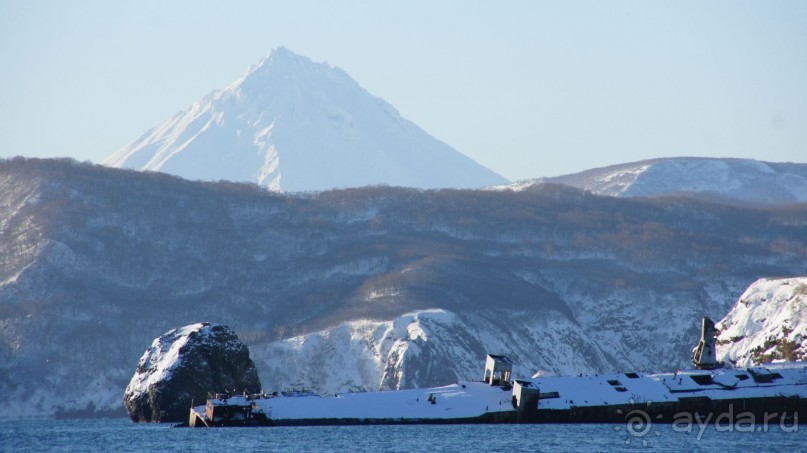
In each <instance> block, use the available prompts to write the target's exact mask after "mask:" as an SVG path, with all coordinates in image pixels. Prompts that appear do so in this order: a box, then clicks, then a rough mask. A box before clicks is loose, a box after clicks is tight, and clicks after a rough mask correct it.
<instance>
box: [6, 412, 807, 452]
mask: <svg viewBox="0 0 807 453" xmlns="http://www.w3.org/2000/svg"><path fill="white" fill-rule="evenodd" d="M805 448H807V426H785V427H782V426H779V425H771V426H768V427H764V428H763V427H756V429H755V431H754V432H738V431H737V430H736V429H733V427H730V426H719V427H715V426H714V425H712V426H710V427H708V428H705V429H703V430H701V429H700V428H699V427H698V426H693V427H692V429H691V430H690V431H689V432H686V431H685V430H682V428H681V427H678V428H677V429H674V428H673V426H672V425H654V426H642V427H638V428H636V427H633V428H631V427H627V426H620V425H548V424H547V425H446V426H439V425H409V426H326V427H280V428H218V429H190V428H173V427H171V425H166V424H133V423H131V422H130V421H129V420H127V419H94V420H2V421H0V450H2V451H13V452H18V451H82V452H83V451H176V450H188V451H202V450H205V451H208V452H214V451H237V452H251V451H284V452H285V451H290V452H310V451H337V452H341V451H351V452H352V451H372V452H383V451H406V452H408V451H439V452H444V451H446V452H473V451H497V452H498V451H501V452H510V451H586V452H590V451H642V450H648V451H704V452H706V451H708V452H715V451H754V452H761V451H774V452H785V453H791V452H798V451H804V450H805Z"/></svg>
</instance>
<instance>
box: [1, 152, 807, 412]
mask: <svg viewBox="0 0 807 453" xmlns="http://www.w3.org/2000/svg"><path fill="white" fill-rule="evenodd" d="M0 183H1V184H3V186H2V187H0V215H3V216H4V217H3V218H2V219H0V229H1V230H0V417H17V416H36V415H52V414H53V413H54V411H55V410H57V409H58V408H59V407H60V406H61V407H62V408H63V409H65V410H69V409H85V408H87V407H90V406H92V407H94V408H95V413H97V412H98V410H101V409H104V410H111V409H115V408H118V409H121V408H122V407H121V406H122V405H121V395H122V393H123V390H124V389H125V388H126V386H127V384H128V383H129V382H130V379H131V377H132V371H133V366H134V364H135V363H137V360H138V358H140V357H141V356H142V355H143V351H144V349H146V347H148V345H149V344H151V342H152V340H153V339H154V338H155V337H157V336H159V335H161V334H162V333H164V332H166V331H168V330H169V329H172V328H174V327H176V326H183V325H188V324H191V323H194V322H196V321H198V320H199V319H208V320H215V321H216V322H219V323H222V324H226V325H228V326H230V327H231V328H232V329H233V330H234V331H236V332H237V333H238V337H239V338H240V339H241V340H242V341H243V342H244V343H245V344H246V345H247V346H248V347H249V349H250V351H251V356H252V358H253V360H254V361H255V364H256V367H257V370H258V373H259V375H260V377H261V380H262V382H263V383H264V387H265V388H266V389H267V390H277V389H282V388H283V387H286V386H298V387H299V386H306V387H315V388H319V389H323V390H328V391H330V390H333V391H340V392H341V391H346V390H350V389H377V388H396V387H409V386H413V385H418V386H420V385H436V384H439V383H445V382H447V381H449V380H451V377H452V376H456V377H457V378H460V379H467V378H469V377H470V378H473V377H476V376H479V373H480V372H481V367H482V364H481V362H482V360H483V358H484V353H485V352H499V353H503V354H508V355H510V356H512V357H513V359H514V360H515V361H516V363H517V364H518V365H519V371H518V373H519V374H520V375H523V376H527V375H530V374H532V373H534V372H537V371H543V372H545V373H556V374H567V373H573V374H576V373H581V372H597V371H620V370H623V371H624V370H628V369H630V370H669V369H675V368H676V367H680V366H686V364H687V362H688V360H689V358H690V357H691V355H690V353H689V351H690V350H691V349H692V347H693V346H694V345H695V343H696V342H697V340H698V320H699V319H700V318H701V317H702V316H710V317H713V318H714V319H719V318H720V317H721V316H723V314H725V313H727V312H728V311H729V309H730V308H731V306H732V305H733V304H734V302H735V301H736V300H737V298H738V297H739V295H740V294H741V293H742V292H743V291H744V290H745V289H746V288H747V286H748V284H749V282H750V281H753V280H754V279H755V278H758V277H757V276H759V275H784V274H785V273H790V272H797V273H802V274H805V275H807V261H806V260H804V250H805V247H807V244H806V243H805V241H807V209H805V208H804V207H799V206H782V207H766V208H764V209H763V208H754V207H734V206H730V205H717V204H710V203H704V202H696V201H691V200H686V199H676V200H654V199H638V198H632V199H622V198H613V197H597V196H593V195H591V194H585V193H583V192H582V191H580V190H576V189H573V188H568V187H561V186H549V185H546V186H541V187H536V188H534V189H533V190H529V191H522V192H512V191H502V192H491V191H458V190H440V191H420V190H414V189H402V188H385V187H367V188H360V189H348V190H338V191H331V192H324V193H320V194H316V195H305V196H289V195H282V194H277V193H272V192H268V191H266V190H263V189H262V188H259V187H256V186H252V185H238V184H232V183H201V182H191V181H187V180H182V179H180V178H176V177H173V176H169V175H165V174H161V173H155V172H136V171H122V170H117V169H110V168H106V167H100V166H91V165H85V164H78V163H75V162H69V161H56V160H26V159H14V160H11V161H0ZM367 320H371V321H367ZM410 326H411V328H410ZM420 331H422V334H421V333H419V332H420ZM291 338H294V340H293V341H289V340H290V339H291ZM281 339H283V341H281ZM401 355H402V356H403V358H401Z"/></svg>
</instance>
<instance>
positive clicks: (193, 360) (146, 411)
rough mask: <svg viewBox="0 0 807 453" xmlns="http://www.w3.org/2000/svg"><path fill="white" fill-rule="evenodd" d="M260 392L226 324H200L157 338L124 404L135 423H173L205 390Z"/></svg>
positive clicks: (251, 368)
mask: <svg viewBox="0 0 807 453" xmlns="http://www.w3.org/2000/svg"><path fill="white" fill-rule="evenodd" d="M260 388H261V383H260V380H259V379H258V372H257V371H256V369H255V364H254V363H253V362H252V359H250V358H249V349H248V348H247V347H246V346H245V345H244V344H243V343H241V341H240V340H239V339H238V337H237V336H236V335H235V333H234V332H233V331H232V330H230V329H229V328H228V327H227V326H222V325H219V324H213V323H209V322H205V323H197V324H191V325H189V326H185V327H181V328H179V329H173V330H170V331H168V332H166V333H164V334H163V335H161V336H160V337H159V338H156V339H155V340H154V341H153V342H152V343H151V346H150V347H149V348H148V349H147V350H146V352H145V353H144V354H143V357H141V358H140V362H139V363H138V364H137V370H136V371H135V374H134V376H133V377H132V380H131V382H129V385H128V386H127V387H126V392H125V393H124V395H123V403H124V405H125V406H126V410H127V411H128V412H129V417H131V419H132V421H134V422H177V421H183V420H186V419H187V417H188V409H189V408H190V406H191V404H192V402H193V401H195V402H204V401H205V400H206V398H207V394H208V392H220V391H224V390H228V391H232V390H235V391H236V392H243V391H247V392H250V393H256V392H258V391H260Z"/></svg>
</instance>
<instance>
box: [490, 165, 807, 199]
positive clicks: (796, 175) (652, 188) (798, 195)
mask: <svg viewBox="0 0 807 453" xmlns="http://www.w3.org/2000/svg"><path fill="white" fill-rule="evenodd" d="M542 183H555V184H564V185H567V186H572V187H577V188H579V189H583V190H588V191H591V192H592V193H595V194H597V195H608V196H617V197H652V196H664V195H676V194H688V195H693V196H697V197H700V198H708V199H715V200H720V199H723V200H736V201H740V202H749V203H761V204H787V203H806V202H807V164H798V163H774V162H763V161H758V160H753V159H734V158H707V157H671V158H659V159H650V160H643V161H639V162H631V163H626V164H619V165H612V166H609V167H603V168H594V169H591V170H586V171H583V172H580V173H574V174H570V175H564V176H556V177H549V178H538V179H534V180H525V181H520V182H516V183H514V184H511V185H505V186H498V187H497V189H500V190H501V189H511V190H524V189H525V188H528V187H531V186H533V185H535V184H542Z"/></svg>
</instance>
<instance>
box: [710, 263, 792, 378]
mask: <svg viewBox="0 0 807 453" xmlns="http://www.w3.org/2000/svg"><path fill="white" fill-rule="evenodd" d="M716 327H717V329H718V330H719V332H720V334H719V335H718V337H717V352H718V359H719V360H723V361H727V362H731V363H735V364H737V365H738V366H750V365H756V364H760V363H765V362H771V361H782V360H784V361H798V360H807V277H798V278H778V279H767V278H763V279H760V280H757V281H756V282H754V283H753V284H752V285H751V286H750V287H748V289H747V290H746V291H745V293H743V295H742V296H740V300H739V301H738V302H737V304H736V305H735V306H734V308H732V310H731V312H729V314H728V315H726V317H725V318H723V320H722V321H720V322H719V323H718V324H717V326H716Z"/></svg>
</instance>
